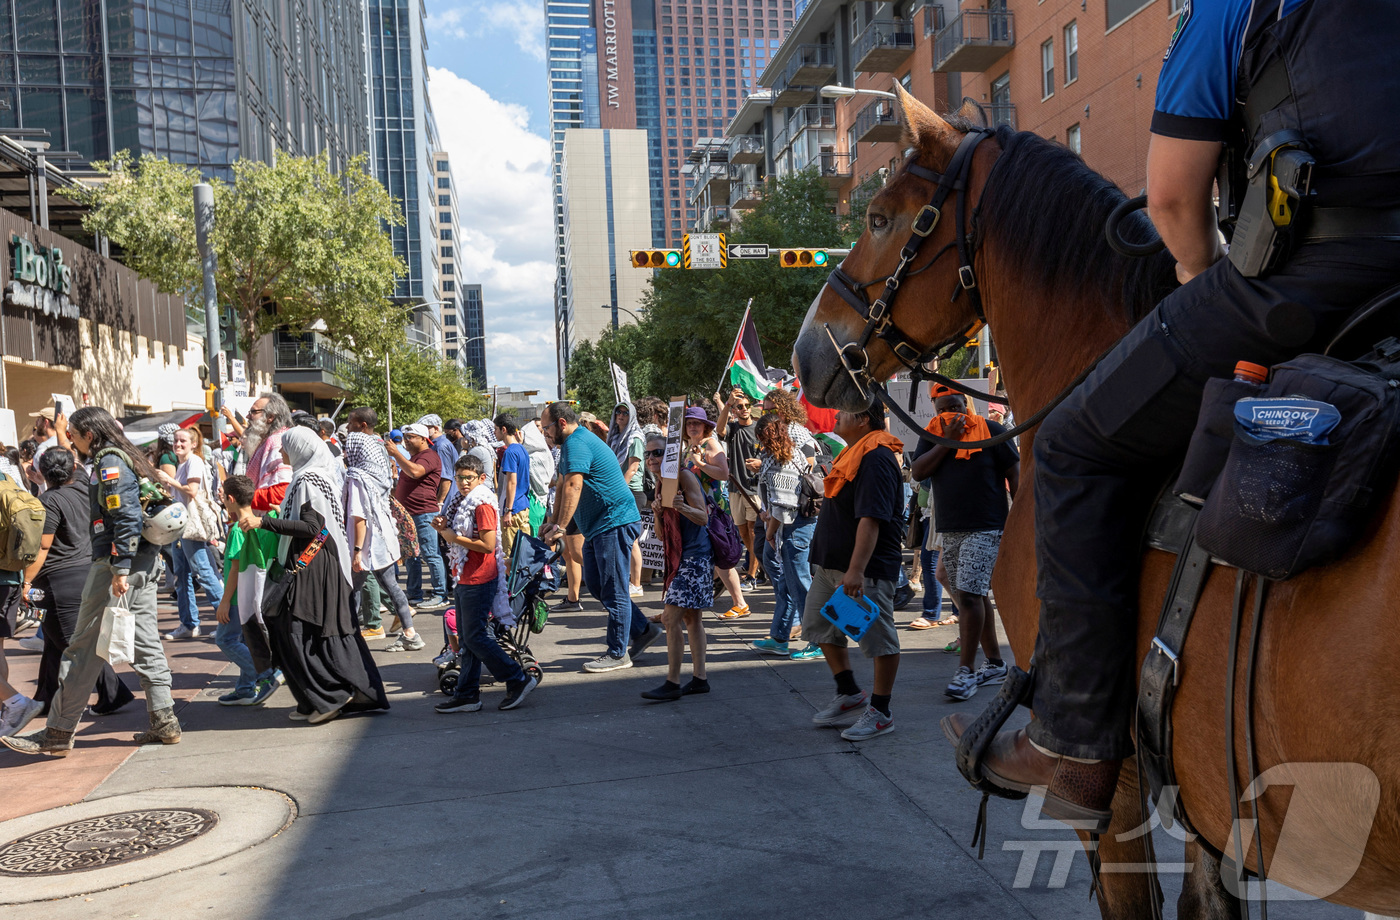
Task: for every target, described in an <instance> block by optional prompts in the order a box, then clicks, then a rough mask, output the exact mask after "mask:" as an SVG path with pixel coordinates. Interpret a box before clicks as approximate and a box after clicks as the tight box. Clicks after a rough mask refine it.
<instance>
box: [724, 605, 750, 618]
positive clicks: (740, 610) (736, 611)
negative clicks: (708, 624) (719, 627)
mask: <svg viewBox="0 0 1400 920" xmlns="http://www.w3.org/2000/svg"><path fill="white" fill-rule="evenodd" d="M749 612H750V611H749V605H748V604H735V605H734V606H733V607H730V608H729V609H728V610H726V611H725V612H724V613H721V614H720V615H719V617H720V619H721V620H737V619H739V618H741V617H746V616H748V615H749Z"/></svg>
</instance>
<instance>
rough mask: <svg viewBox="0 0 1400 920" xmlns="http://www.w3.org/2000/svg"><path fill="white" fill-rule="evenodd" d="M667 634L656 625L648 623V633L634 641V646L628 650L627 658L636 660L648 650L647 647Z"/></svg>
mask: <svg viewBox="0 0 1400 920" xmlns="http://www.w3.org/2000/svg"><path fill="white" fill-rule="evenodd" d="M665 633H666V630H664V629H662V628H661V627H660V626H657V625H656V624H655V623H648V624H647V631H646V632H644V633H642V634H641V635H640V636H638V637H637V638H635V639H633V640H632V644H631V645H630V646H629V647H628V649H627V656H628V657H629V658H636V657H637V656H638V655H640V654H641V653H642V652H644V651H646V650H647V646H649V645H651V644H652V643H653V642H655V641H656V640H657V639H660V638H661V637H662V636H663V635H665Z"/></svg>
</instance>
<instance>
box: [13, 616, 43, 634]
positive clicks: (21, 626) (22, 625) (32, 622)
mask: <svg viewBox="0 0 1400 920" xmlns="http://www.w3.org/2000/svg"><path fill="white" fill-rule="evenodd" d="M38 625H39V621H38V620H37V619H35V618H34V617H32V616H29V615H28V614H20V618H19V622H17V623H15V632H23V631H24V630H26V629H33V628H34V627H36V626H38Z"/></svg>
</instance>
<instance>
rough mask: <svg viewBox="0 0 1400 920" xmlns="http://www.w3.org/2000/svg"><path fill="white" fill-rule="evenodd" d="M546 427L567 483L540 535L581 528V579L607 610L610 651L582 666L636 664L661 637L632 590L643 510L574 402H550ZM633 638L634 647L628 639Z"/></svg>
mask: <svg viewBox="0 0 1400 920" xmlns="http://www.w3.org/2000/svg"><path fill="white" fill-rule="evenodd" d="M540 424H541V425H543V427H544V433H545V435H546V436H548V437H549V438H551V439H552V440H553V441H554V443H556V444H558V445H559V446H560V451H559V477H560V480H561V484H560V486H559V489H558V492H557V493H556V495H555V499H554V513H553V515H552V516H551V518H550V520H549V522H548V523H546V524H545V525H544V528H543V530H542V531H541V533H540V538H541V539H542V540H544V541H545V542H546V543H548V544H550V545H554V544H555V543H557V542H558V541H559V539H560V538H561V537H562V536H563V535H564V530H565V528H567V527H568V526H569V522H570V521H575V522H577V523H578V529H579V531H580V532H581V533H582V534H583V537H584V544H583V581H584V584H585V585H586V586H587V587H588V593H589V594H591V595H593V596H594V597H595V598H597V599H598V601H599V602H600V603H601V604H602V605H603V606H604V607H605V608H606V609H607V611H608V651H607V653H606V654H605V655H603V656H601V657H600V658H598V659H597V660H595V661H590V662H588V663H587V664H585V665H584V666H583V669H584V670H585V671H589V672H593V673H597V672H600V671H616V670H619V669H621V668H630V667H632V659H633V658H635V657H636V656H637V655H638V654H640V653H641V651H642V650H643V649H645V648H646V647H647V646H648V645H651V643H653V642H655V641H656V640H657V639H658V638H659V637H660V636H661V627H659V626H657V625H656V624H654V623H649V622H648V621H647V618H646V616H645V615H644V614H643V613H642V611H641V610H640V609H639V608H638V607H637V605H636V604H634V603H633V602H632V597H631V594H630V593H629V591H628V587H629V585H630V581H629V575H628V572H629V567H630V561H631V554H632V544H633V543H635V542H637V537H638V536H640V534H641V532H642V519H641V515H640V514H638V513H637V502H636V500H635V499H633V497H632V490H631V489H630V488H629V487H628V485H627V480H625V479H623V478H622V469H621V468H620V467H619V466H618V463H617V455H616V454H614V453H613V451H612V448H610V447H608V445H607V444H606V443H605V442H604V441H603V440H602V439H601V438H599V437H598V436H597V435H595V434H593V433H592V432H591V431H589V430H588V429H586V428H583V427H581V426H580V425H579V423H578V414H577V412H575V410H574V407H573V406H571V405H569V404H568V403H564V402H557V403H551V404H550V405H549V406H548V407H546V408H545V411H544V414H543V415H542V416H541V417H540ZM629 636H630V637H631V646H630V647H629V646H628V644H627V642H628V637H629Z"/></svg>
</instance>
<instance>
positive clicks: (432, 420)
mask: <svg viewBox="0 0 1400 920" xmlns="http://www.w3.org/2000/svg"><path fill="white" fill-rule="evenodd" d="M418 424H420V425H422V426H424V427H425V428H441V427H442V416H441V415H433V414H432V413H429V414H427V415H425V416H423V417H422V418H420V419H419V420H418Z"/></svg>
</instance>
